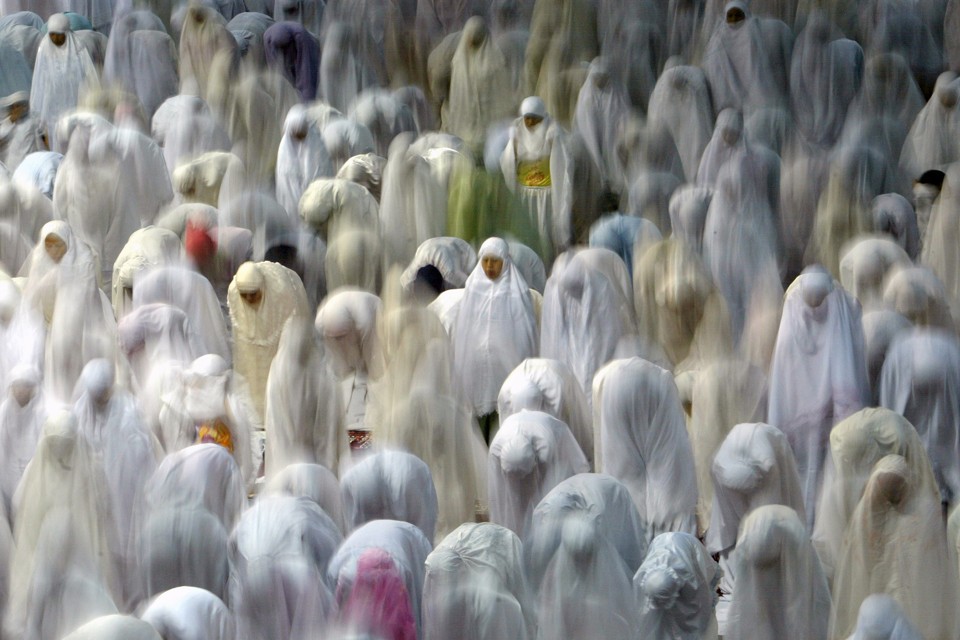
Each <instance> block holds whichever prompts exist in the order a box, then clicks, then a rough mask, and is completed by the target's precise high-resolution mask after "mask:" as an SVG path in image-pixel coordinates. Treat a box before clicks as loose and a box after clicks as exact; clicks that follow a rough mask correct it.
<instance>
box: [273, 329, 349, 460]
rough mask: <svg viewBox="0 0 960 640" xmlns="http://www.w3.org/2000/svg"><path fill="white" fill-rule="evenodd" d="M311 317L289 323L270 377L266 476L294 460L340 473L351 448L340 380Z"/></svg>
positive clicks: (283, 334) (281, 339) (278, 348)
mask: <svg viewBox="0 0 960 640" xmlns="http://www.w3.org/2000/svg"><path fill="white" fill-rule="evenodd" d="M318 337H319V336H317V335H316V329H314V326H313V323H312V322H310V318H308V317H295V318H291V319H290V320H288V321H287V322H286V325H285V326H284V329H283V333H282V334H281V336H280V344H279V345H278V347H277V354H276V356H275V357H274V359H273V362H272V363H271V364H270V373H269V375H268V376H267V387H266V406H265V412H266V415H265V418H264V429H266V430H267V432H269V433H270V438H269V439H268V440H267V449H266V467H265V473H266V474H267V476H269V477H272V476H273V475H274V474H275V473H277V472H278V471H280V470H281V469H282V468H283V467H285V466H287V465H288V464H291V463H294V462H311V463H313V462H315V463H319V464H322V465H324V466H325V467H327V468H328V469H336V468H337V466H338V462H339V459H340V456H341V455H343V454H344V453H345V451H346V449H347V441H346V430H345V429H344V424H343V407H342V406H341V403H340V402H339V400H340V397H339V395H340V389H339V385H338V380H337V378H336V375H335V374H334V372H333V370H332V368H331V367H330V361H329V359H328V358H327V357H326V354H324V352H323V349H322V347H321V345H320V343H319V340H318Z"/></svg>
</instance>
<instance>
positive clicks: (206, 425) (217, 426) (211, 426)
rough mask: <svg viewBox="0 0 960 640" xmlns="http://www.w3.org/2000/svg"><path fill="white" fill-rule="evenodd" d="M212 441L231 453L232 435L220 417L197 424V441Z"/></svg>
mask: <svg viewBox="0 0 960 640" xmlns="http://www.w3.org/2000/svg"><path fill="white" fill-rule="evenodd" d="M202 442H212V443H213V444H218V445H220V446H221V447H223V448H224V449H226V450H227V451H229V452H230V453H233V435H232V434H231V433H230V427H228V426H227V425H226V424H224V422H223V420H221V419H220V418H215V419H213V420H210V421H208V422H203V423H201V424H199V425H197V443H202Z"/></svg>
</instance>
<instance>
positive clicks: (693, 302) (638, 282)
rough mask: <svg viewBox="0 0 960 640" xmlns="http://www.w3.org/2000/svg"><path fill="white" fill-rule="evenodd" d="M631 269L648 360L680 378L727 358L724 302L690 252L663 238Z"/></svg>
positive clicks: (730, 348) (728, 346) (702, 266)
mask: <svg viewBox="0 0 960 640" xmlns="http://www.w3.org/2000/svg"><path fill="white" fill-rule="evenodd" d="M633 264H634V267H633V293H634V305H635V308H636V312H637V319H638V322H637V328H638V330H639V331H640V332H641V336H640V337H641V341H642V342H643V348H644V349H645V350H646V358H647V360H650V361H651V362H662V363H663V366H665V367H673V369H674V370H675V371H676V372H678V373H679V372H682V371H687V370H695V369H697V368H699V367H700V366H701V364H702V363H704V362H711V361H713V360H714V359H716V358H717V357H722V356H727V355H729V354H730V352H731V350H732V345H731V340H730V326H729V324H730V318H729V315H728V311H727V309H726V303H725V302H724V299H723V296H722V295H721V293H720V291H719V290H718V289H717V287H716V285H715V284H714V283H713V280H712V278H711V277H710V273H709V272H708V271H707V269H706V267H705V266H704V265H703V262H702V261H701V259H700V256H699V255H697V253H695V252H694V250H693V249H691V248H690V247H688V246H687V245H686V244H685V243H683V242H680V241H679V240H675V239H668V240H664V241H662V242H658V243H656V244H654V245H651V246H650V247H648V248H647V249H646V250H645V251H644V252H643V255H642V256H641V257H640V259H639V260H635V261H634V263H633ZM731 426H732V425H731Z"/></svg>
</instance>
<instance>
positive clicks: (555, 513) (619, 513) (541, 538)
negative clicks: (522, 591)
mask: <svg viewBox="0 0 960 640" xmlns="http://www.w3.org/2000/svg"><path fill="white" fill-rule="evenodd" d="M580 517H586V518H590V519H593V520H594V521H595V522H596V524H597V528H598V530H599V531H601V532H602V533H603V535H604V536H606V537H607V538H608V539H609V540H610V542H611V544H612V545H613V548H614V549H615V550H616V552H617V554H618V555H619V556H620V559H621V560H622V562H623V564H624V566H625V567H626V569H627V571H628V572H629V573H630V574H633V573H634V572H635V571H636V570H637V569H639V568H640V565H641V564H642V563H643V559H644V556H645V555H646V553H647V535H646V530H645V527H644V523H643V522H642V521H641V519H640V516H639V515H638V514H637V508H636V507H635V506H634V505H633V500H632V499H631V498H630V492H629V491H627V488H626V487H625V486H624V485H623V484H622V483H620V481H618V480H616V479H615V478H612V477H611V476H608V475H602V474H594V473H581V474H577V475H575V476H573V477H571V478H568V479H566V480H564V481H563V482H561V483H560V484H558V485H557V486H556V487H554V488H553V490H552V491H550V493H548V494H547V495H546V496H544V497H543V499H542V500H540V504H538V505H537V507H536V509H534V512H533V520H532V521H531V526H530V531H529V533H528V535H527V536H525V537H524V554H523V555H524V564H525V566H526V575H527V579H528V581H529V584H530V588H531V589H532V591H533V593H537V592H539V591H540V584H541V582H542V580H543V576H544V574H545V573H546V570H547V567H548V565H549V564H550V561H551V560H552V559H553V557H554V555H556V552H557V549H558V548H559V547H560V543H561V534H562V532H563V523H564V522H565V521H566V520H568V519H570V518H580Z"/></svg>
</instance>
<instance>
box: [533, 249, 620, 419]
mask: <svg viewBox="0 0 960 640" xmlns="http://www.w3.org/2000/svg"><path fill="white" fill-rule="evenodd" d="M565 255H569V254H565ZM596 257H600V258H601V259H604V258H612V260H611V262H613V264H615V265H616V266H619V267H620V269H619V270H605V269H603V268H602V267H601V266H599V265H598V261H594V260H592V258H596ZM561 259H562V258H561ZM561 264H562V263H561V262H560V261H559V260H558V262H557V263H555V265H554V268H553V270H552V272H551V275H550V279H549V280H548V281H547V287H546V291H545V294H544V297H543V318H542V321H541V324H542V330H541V335H540V355H542V356H543V357H544V358H552V359H555V360H560V361H561V362H563V363H564V364H566V365H567V366H569V367H570V369H571V370H572V371H573V373H574V375H575V376H576V377H577V381H578V382H579V383H580V388H581V389H582V390H583V392H584V394H585V396H586V397H587V404H588V405H590V404H591V403H592V400H593V399H592V397H591V396H590V394H591V389H592V386H591V385H592V384H593V379H594V375H595V374H596V372H597V371H598V370H599V369H600V368H601V367H603V365H604V364H606V363H607V362H609V361H610V360H611V359H612V358H613V357H614V356H615V354H616V352H617V348H618V345H620V343H621V341H622V340H623V339H625V338H627V337H629V336H632V335H633V334H635V333H636V327H635V323H634V319H633V308H632V307H633V305H632V303H631V301H630V294H632V291H631V290H630V289H631V288H630V283H629V276H627V275H626V270H625V268H623V261H622V260H620V257H619V256H617V255H616V254H615V253H613V252H612V251H608V250H606V249H587V250H584V251H580V252H577V253H574V254H572V256H570V257H569V259H568V260H566V262H565V264H562V266H561ZM610 271H613V273H614V274H615V273H616V271H620V272H621V276H622V281H621V278H617V277H615V276H613V275H612V274H611V273H610Z"/></svg>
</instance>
